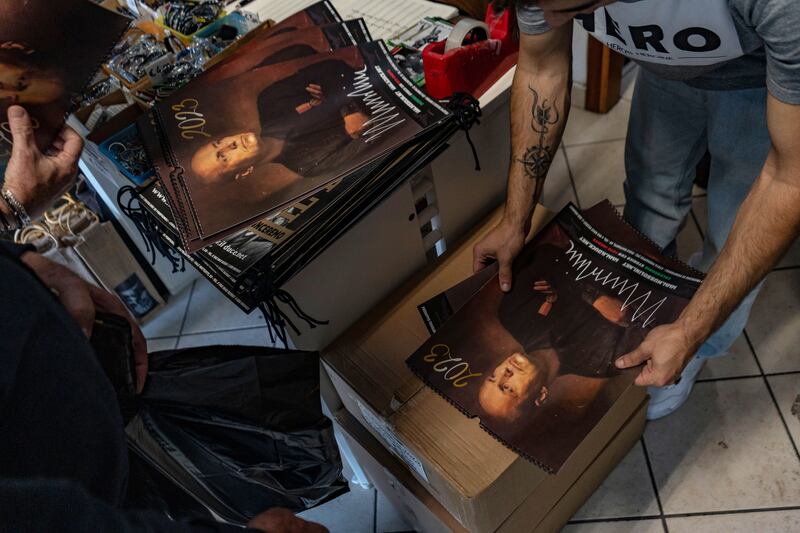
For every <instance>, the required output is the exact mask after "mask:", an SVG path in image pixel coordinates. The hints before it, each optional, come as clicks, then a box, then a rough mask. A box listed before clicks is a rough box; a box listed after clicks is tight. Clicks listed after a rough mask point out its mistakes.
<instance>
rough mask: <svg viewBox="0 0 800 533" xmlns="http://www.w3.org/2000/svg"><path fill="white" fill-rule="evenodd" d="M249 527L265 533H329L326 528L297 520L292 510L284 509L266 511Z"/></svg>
mask: <svg viewBox="0 0 800 533" xmlns="http://www.w3.org/2000/svg"><path fill="white" fill-rule="evenodd" d="M247 527H249V528H252V529H260V530H261V531H263V532H264V533H328V529H327V528H326V527H324V526H321V525H319V524H317V523H314V522H307V521H306V520H303V519H302V518H297V517H296V516H295V515H294V513H292V512H291V511H290V510H288V509H283V508H282V507H274V508H272V509H270V510H268V511H264V512H263V513H261V514H260V515H258V516H257V517H255V518H253V519H252V520H250V523H249V524H247Z"/></svg>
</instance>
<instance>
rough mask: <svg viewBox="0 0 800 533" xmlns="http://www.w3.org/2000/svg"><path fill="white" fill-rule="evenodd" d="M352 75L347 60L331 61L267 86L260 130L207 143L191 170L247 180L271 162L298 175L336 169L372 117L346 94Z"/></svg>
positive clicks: (261, 98) (260, 104)
mask: <svg viewBox="0 0 800 533" xmlns="http://www.w3.org/2000/svg"><path fill="white" fill-rule="evenodd" d="M353 76H354V70H353V69H352V68H351V67H350V66H349V65H347V64H346V63H345V62H344V61H340V60H328V61H321V62H319V63H314V64H312V65H310V66H307V67H305V68H303V69H301V70H299V71H298V72H297V73H296V74H294V75H292V76H290V77H287V78H286V79H283V80H281V81H278V82H276V83H274V84H272V85H270V86H268V87H266V88H265V89H264V90H263V91H262V92H261V93H260V94H259V95H258V99H257V108H258V117H259V123H260V131H238V132H234V133H231V134H229V135H226V136H224V137H219V138H215V139H213V140H211V141H209V142H208V143H206V144H205V145H203V146H201V147H200V148H198V149H197V150H196V151H195V153H194V156H193V157H192V161H191V166H192V171H193V172H194V174H195V175H196V176H197V177H198V178H200V179H202V180H203V181H205V182H207V183H215V182H220V181H226V180H230V179H231V178H233V179H244V178H247V177H248V176H249V175H250V174H252V173H253V171H254V169H255V168H256V167H257V166H261V165H264V164H267V163H272V164H274V165H280V166H281V167H283V168H282V169H281V170H283V171H284V172H285V171H289V172H291V173H292V174H294V175H295V176H296V177H298V178H299V177H308V176H315V175H319V174H322V173H324V172H328V171H331V170H333V169H335V168H338V166H340V165H341V164H342V163H344V162H346V156H347V153H348V152H347V150H346V148H347V147H348V145H350V144H352V141H353V140H356V139H358V138H359V136H360V135H361V132H362V131H363V129H364V126H365V125H366V123H367V121H368V120H369V116H368V114H367V112H366V110H365V109H363V107H362V106H361V105H360V103H359V100H357V99H353V98H348V97H347V96H346V94H347V87H348V86H352V80H353ZM274 170H277V169H274Z"/></svg>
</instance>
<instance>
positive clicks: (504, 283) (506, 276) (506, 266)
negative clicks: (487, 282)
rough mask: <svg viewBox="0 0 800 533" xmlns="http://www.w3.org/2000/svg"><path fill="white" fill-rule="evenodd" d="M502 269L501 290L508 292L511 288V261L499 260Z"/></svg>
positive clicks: (500, 273) (499, 275)
mask: <svg viewBox="0 0 800 533" xmlns="http://www.w3.org/2000/svg"><path fill="white" fill-rule="evenodd" d="M499 266H500V270H499V272H498V277H499V278H500V290H502V291H503V292H508V291H510V290H511V261H499Z"/></svg>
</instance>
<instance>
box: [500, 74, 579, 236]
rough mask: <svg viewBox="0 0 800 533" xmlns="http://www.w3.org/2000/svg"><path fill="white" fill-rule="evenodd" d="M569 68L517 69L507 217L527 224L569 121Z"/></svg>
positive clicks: (512, 110) (513, 91)
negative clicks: (536, 70) (544, 69)
mask: <svg viewBox="0 0 800 533" xmlns="http://www.w3.org/2000/svg"><path fill="white" fill-rule="evenodd" d="M571 85H572V80H571V79H570V69H564V70H563V71H561V72H553V73H546V74H542V73H538V72H534V71H529V70H522V69H518V70H517V73H516V75H515V76H514V85H513V88H512V92H511V166H510V168H509V174H508V196H507V199H506V208H505V214H504V218H505V219H506V220H507V221H508V222H511V223H513V224H520V225H521V224H525V223H526V222H527V221H528V220H530V215H531V212H532V210H533V208H534V206H535V205H536V203H537V202H538V201H539V197H540V196H541V194H542V189H543V188H544V182H545V179H546V178H547V173H548V171H549V170H550V165H551V164H552V163H553V160H554V158H555V157H556V152H557V150H558V146H559V144H560V143H561V136H562V135H563V133H564V127H565V125H566V123H567V117H568V115H569V107H570V91H571Z"/></svg>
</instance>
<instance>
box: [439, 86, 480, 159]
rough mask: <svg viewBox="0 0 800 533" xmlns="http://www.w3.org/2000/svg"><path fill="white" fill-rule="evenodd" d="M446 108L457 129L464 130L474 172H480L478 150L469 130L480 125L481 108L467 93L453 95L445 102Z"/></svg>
mask: <svg viewBox="0 0 800 533" xmlns="http://www.w3.org/2000/svg"><path fill="white" fill-rule="evenodd" d="M447 108H448V109H449V110H450V111H451V112H452V113H453V118H454V119H455V121H456V124H457V125H458V127H459V128H460V129H462V130H464V134H465V135H466V137H467V143H469V147H470V148H471V149H472V157H473V159H475V170H476V171H480V169H481V162H480V160H479V159H478V150H477V149H476V148H475V144H474V143H473V142H472V139H471V138H470V136H469V130H470V129H471V128H472V126H474V125H475V124H480V123H481V121H480V118H481V106H480V104H479V103H478V100H477V99H475V97H474V96H472V95H471V94H467V93H453V96H451V97H450V99H449V100H448V102H447Z"/></svg>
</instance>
